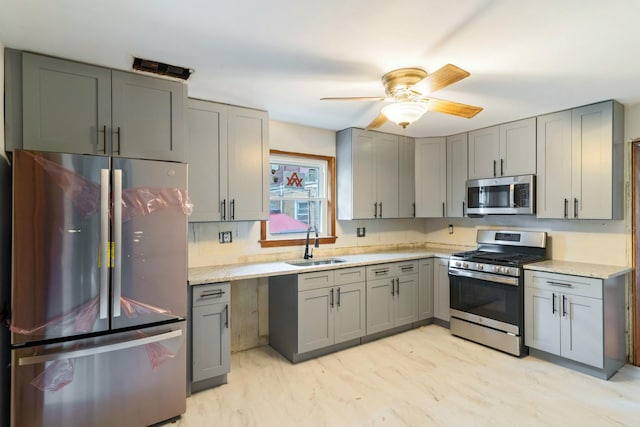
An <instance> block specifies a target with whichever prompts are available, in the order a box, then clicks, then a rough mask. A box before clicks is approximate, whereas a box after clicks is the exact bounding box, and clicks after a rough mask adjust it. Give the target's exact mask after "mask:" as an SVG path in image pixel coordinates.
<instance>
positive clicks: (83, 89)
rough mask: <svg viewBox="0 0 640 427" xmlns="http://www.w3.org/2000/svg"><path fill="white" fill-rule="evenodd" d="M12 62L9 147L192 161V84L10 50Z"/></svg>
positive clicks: (8, 83)
mask: <svg viewBox="0 0 640 427" xmlns="http://www.w3.org/2000/svg"><path fill="white" fill-rule="evenodd" d="M5 58H6V61H7V64H6V67H5V68H6V69H8V70H9V73H8V76H7V79H6V80H7V81H6V86H7V97H8V109H10V110H11V111H10V112H9V114H8V120H9V122H8V123H7V126H8V128H9V130H10V132H9V134H8V135H9V138H8V141H7V148H8V149H13V148H24V149H27V150H41V151H56V152H65V153H78V154H105V155H114V156H125V157H133V158H142V159H154V160H169V161H178V162H183V161H185V153H184V146H185V125H184V110H185V107H186V96H187V88H186V84H184V83H182V82H176V81H172V80H167V79H160V78H155V77H150V76H146V75H141V74H137V73H129V72H123V71H117V70H111V69H108V68H103V67H98V66H94V65H89V64H83V63H78V62H73V61H67V60H64V59H58V58H52V57H48V56H43V55H36V54H32V53H27V52H19V51H13V50H10V49H9V50H8V52H7V54H6V57H5ZM17 127H21V131H18V130H17V129H16V128H17Z"/></svg>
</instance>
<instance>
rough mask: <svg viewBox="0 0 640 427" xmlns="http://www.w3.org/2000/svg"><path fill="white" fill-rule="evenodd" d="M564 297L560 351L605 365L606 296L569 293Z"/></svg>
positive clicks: (561, 305)
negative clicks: (592, 296) (604, 303)
mask: <svg viewBox="0 0 640 427" xmlns="http://www.w3.org/2000/svg"><path fill="white" fill-rule="evenodd" d="M560 298H561V300H560V306H559V310H560V311H561V314H562V316H561V318H560V336H561V337H562V341H561V345H560V347H561V353H560V355H561V356H562V357H566V358H568V359H572V360H575V361H577V362H581V363H584V364H587V365H591V366H595V367H597V368H601V369H602V368H604V347H603V346H604V344H603V343H604V334H603V327H602V324H603V314H602V300H601V299H596V298H588V297H583V296H578V295H566V294H562V295H561V297H560Z"/></svg>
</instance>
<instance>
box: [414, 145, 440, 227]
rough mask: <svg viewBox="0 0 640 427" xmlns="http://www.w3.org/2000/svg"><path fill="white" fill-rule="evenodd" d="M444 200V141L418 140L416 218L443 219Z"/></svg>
mask: <svg viewBox="0 0 640 427" xmlns="http://www.w3.org/2000/svg"><path fill="white" fill-rule="evenodd" d="M446 200H447V146H446V139H445V138H419V139H417V140H416V217H419V218H442V217H444V216H445V202H446Z"/></svg>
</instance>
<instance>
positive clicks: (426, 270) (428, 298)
mask: <svg viewBox="0 0 640 427" xmlns="http://www.w3.org/2000/svg"><path fill="white" fill-rule="evenodd" d="M418 268H419V273H418V274H419V278H418V280H419V284H418V319H419V320H424V319H430V318H432V317H433V259H423V260H420V263H419V267H418Z"/></svg>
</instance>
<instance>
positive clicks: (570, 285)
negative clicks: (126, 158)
mask: <svg viewBox="0 0 640 427" xmlns="http://www.w3.org/2000/svg"><path fill="white" fill-rule="evenodd" d="M547 285H551V286H562V287H563V288H573V285H572V284H570V283H562V282H552V281H550V280H547Z"/></svg>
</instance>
